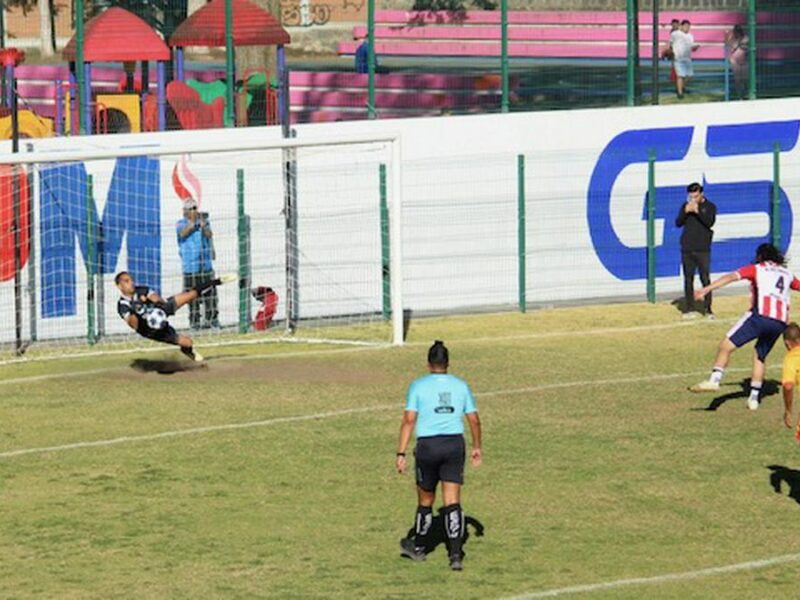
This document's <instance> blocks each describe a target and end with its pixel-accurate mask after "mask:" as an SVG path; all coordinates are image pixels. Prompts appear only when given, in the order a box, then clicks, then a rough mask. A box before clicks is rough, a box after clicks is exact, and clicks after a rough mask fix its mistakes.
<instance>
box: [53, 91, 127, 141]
mask: <svg viewBox="0 0 800 600" xmlns="http://www.w3.org/2000/svg"><path fill="white" fill-rule="evenodd" d="M94 107H95V115H94V119H95V120H96V123H95V126H94V127H95V133H109V129H111V130H112V132H114V133H122V130H121V129H120V127H122V129H123V130H124V131H125V132H126V133H127V132H131V133H139V132H141V131H142V108H141V101H140V99H139V95H138V94H110V93H109V94H96V95H95V96H94ZM73 110H74V107H73V105H72V93H71V91H70V90H67V91H66V92H65V93H64V132H65V133H67V134H70V133H72V117H73V114H72V113H73ZM120 120H122V121H126V122H127V127H125V124H124V123H120V122H119V121H120Z"/></svg>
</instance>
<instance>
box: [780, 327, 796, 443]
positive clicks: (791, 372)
mask: <svg viewBox="0 0 800 600" xmlns="http://www.w3.org/2000/svg"><path fill="white" fill-rule="evenodd" d="M783 343H784V344H785V345H786V349H787V350H788V352H787V353H786V356H784V357H783V376H782V377H781V384H782V387H783V406H784V411H783V422H784V424H785V425H786V427H788V428H789V429H792V428H794V430H795V432H794V436H795V437H796V438H797V440H798V441H800V420H798V423H797V426H795V425H794V423H792V400H794V388H795V386H797V385H800V325H798V324H797V323H795V322H792V323H789V324H788V325H787V326H786V330H785V331H784V332H783Z"/></svg>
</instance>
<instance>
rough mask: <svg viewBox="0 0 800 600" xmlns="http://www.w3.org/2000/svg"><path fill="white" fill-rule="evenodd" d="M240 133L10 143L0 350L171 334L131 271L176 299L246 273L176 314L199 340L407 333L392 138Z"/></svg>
mask: <svg viewBox="0 0 800 600" xmlns="http://www.w3.org/2000/svg"><path fill="white" fill-rule="evenodd" d="M237 146H238V147H230V148H228V147H225V145H223V144H220V143H219V142H211V143H209V144H207V145H205V146H200V145H197V144H195V145H193V146H191V147H187V146H186V145H184V146H178V145H177V144H176V145H164V146H163V147H157V148H148V149H146V150H138V151H137V150H132V149H123V150H117V151H116V152H114V153H108V152H104V151H100V150H93V151H85V152H47V153H35V154H33V153H32V154H19V155H5V156H3V157H2V160H3V162H4V164H2V165H0V309H1V310H2V315H3V316H2V318H0V361H10V360H15V359H17V358H20V357H24V358H30V357H47V356H63V355H79V354H86V353H91V352H111V351H127V350H130V349H134V348H136V349H139V348H141V349H144V348H159V349H164V348H166V347H165V346H164V345H162V344H156V343H155V342H152V341H149V340H146V339H144V338H142V337H140V336H138V335H137V334H136V333H135V332H133V331H132V330H130V328H129V327H128V326H127V324H126V323H125V322H124V321H123V320H122V318H120V316H119V314H118V312H117V301H118V299H119V298H120V293H119V290H118V289H117V287H116V285H115V283H114V277H115V274H116V273H118V272H120V271H128V272H129V273H130V274H131V276H132V277H133V279H134V281H135V282H136V284H137V285H143V286H148V287H149V288H151V289H153V290H155V291H157V292H158V293H159V294H160V295H162V296H163V297H165V298H166V297H169V296H171V295H174V294H176V293H178V292H181V291H182V290H184V289H188V288H191V287H193V286H195V285H197V284H198V283H202V282H203V281H205V280H207V279H209V278H212V277H213V276H216V277H219V276H220V275H222V274H228V273H235V274H236V275H237V278H238V283H236V282H235V283H230V284H227V285H223V286H220V287H219V288H217V289H216V293H214V292H212V293H207V294H204V295H203V296H202V297H201V298H199V299H198V300H196V301H195V302H193V303H192V304H190V305H188V306H185V307H183V308H181V309H180V310H179V311H178V312H177V314H175V315H174V316H173V317H171V318H170V324H172V325H173V326H174V327H175V329H177V330H178V331H179V332H182V333H187V334H188V335H191V336H192V337H193V338H194V339H195V343H196V345H197V346H198V347H200V348H202V347H203V346H208V345H214V344H230V343H260V342H268V341H295V342H296V341H301V342H309V343H314V342H329V343H349V344H390V343H398V344H399V343H402V308H401V307H402V299H401V289H400V287H401V286H400V281H401V277H400V269H401V266H400V251H399V244H400V234H399V232H400V186H399V181H400V179H399V170H398V169H399V148H398V142H397V140H396V139H395V138H392V137H384V138H352V139H344V140H342V139H339V140H336V141H331V140H298V139H290V140H282V141H280V142H275V143H272V144H270V143H252V142H250V143H249V145H248V143H245V144H242V143H240V144H237ZM145 152H146V154H145Z"/></svg>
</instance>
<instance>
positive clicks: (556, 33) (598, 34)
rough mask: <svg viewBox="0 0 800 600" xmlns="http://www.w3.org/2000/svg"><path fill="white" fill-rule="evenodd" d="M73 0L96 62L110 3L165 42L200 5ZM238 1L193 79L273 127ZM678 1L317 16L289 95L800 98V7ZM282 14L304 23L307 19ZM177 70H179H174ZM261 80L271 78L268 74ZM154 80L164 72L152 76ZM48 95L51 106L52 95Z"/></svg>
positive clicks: (328, 108) (594, 103)
mask: <svg viewBox="0 0 800 600" xmlns="http://www.w3.org/2000/svg"><path fill="white" fill-rule="evenodd" d="M298 2H299V0H298ZM426 2H427V3H426ZM71 3H72V4H71V8H72V14H73V16H74V19H73V24H74V30H75V33H76V37H77V39H78V42H79V43H78V44H77V52H76V54H77V56H76V57H75V58H76V61H75V62H76V63H77V64H81V63H82V62H83V59H84V56H83V46H84V44H83V43H81V42H82V40H83V30H84V29H85V22H86V19H88V18H90V17H92V16H93V15H96V14H98V13H99V12H102V11H103V10H105V9H106V8H107V7H110V6H120V7H123V8H126V9H128V10H131V11H132V12H134V13H135V14H137V15H139V16H140V17H142V18H143V19H144V20H145V21H147V22H148V23H149V24H150V25H152V27H153V28H154V29H155V30H157V31H158V32H159V33H160V34H161V35H163V36H164V37H169V36H170V35H171V33H172V32H173V31H174V30H175V28H176V27H177V25H178V24H180V23H181V22H182V21H183V20H184V19H185V18H186V17H187V15H188V14H189V7H188V0H146V1H145V0H71ZM226 4H227V9H228V10H226V36H225V43H226V44H225V49H224V51H223V52H221V53H219V54H217V55H215V58H214V59H208V58H206V59H203V60H202V61H201V62H202V65H201V66H202V68H203V69H207V70H213V71H215V73H216V74H217V80H215V81H212V82H209V83H206V82H199V83H196V84H194V83H192V82H190V85H195V89H196V91H198V93H199V94H200V96H201V98H202V99H203V101H205V102H207V103H208V102H210V100H211V98H212V97H214V94H216V95H217V96H220V95H221V96H222V97H224V99H225V114H224V124H225V125H226V126H233V125H239V126H241V125H245V124H256V125H258V124H264V123H267V122H274V118H273V120H272V121H270V120H269V119H268V118H267V116H266V115H267V113H268V111H269V110H270V109H268V108H267V104H268V103H269V101H270V100H268V98H270V94H269V91H270V89H272V90H277V87H278V85H279V82H278V81H277V80H274V78H273V80H270V81H269V83H268V84H264V82H259V85H260V86H261V87H259V88H258V90H259V91H258V92H256V93H253V94H250V91H251V88H252V85H255V84H254V83H253V82H252V81H250V79H248V76H247V74H246V73H235V62H234V53H235V52H236V51H237V49H236V48H235V47H234V44H233V41H232V37H231V30H232V19H233V17H232V10H231V9H230V2H227V3H226ZM608 4H609V5H612V3H608ZM676 4H678V3H676V2H674V1H670V0H647V1H645V0H618V2H615V3H613V7H614V10H550V11H534V10H527V11H521V10H516V7H514V8H513V9H512V8H511V7H510V6H509V2H508V0H497V2H487V1H486V0H481V1H480V2H478V3H477V4H474V3H464V2H459V1H458V0H448V1H447V2H444V1H432V0H430V1H429V0H416V2H414V3H412V2H411V0H409V6H408V7H407V8H408V9H409V10H408V11H405V10H387V9H383V8H381V6H380V4H378V3H377V2H376V0H366V5H365V11H364V14H365V15H366V20H365V21H364V22H362V23H360V24H357V25H356V26H355V27H351V28H347V27H343V26H342V24H341V23H340V24H338V25H337V24H335V23H334V22H327V21H325V23H322V22H321V21H320V22H319V23H317V22H316V21H314V24H313V25H311V26H309V27H298V28H297V29H292V33H293V35H295V36H296V39H297V40H300V39H301V38H304V39H305V40H306V44H307V43H308V40H312V41H313V40H315V38H318V39H319V40H320V44H319V45H317V46H318V48H317V51H319V47H323V46H324V47H325V48H326V50H324V51H323V52H325V53H327V54H324V55H323V56H320V55H314V56H311V57H310V56H308V55H304V54H303V53H302V52H298V51H297V50H295V51H294V53H293V54H291V55H290V56H289V59H288V68H289V70H290V71H292V72H294V73H295V75H298V74H302V72H304V71H307V72H310V73H311V74H312V75H313V76H312V77H309V81H311V83H310V84H305V87H304V86H303V85H299V84H297V83H293V79H292V77H291V76H290V77H289V85H291V86H292V87H291V90H290V92H291V91H294V92H296V93H295V94H291V93H290V94H289V95H287V97H289V98H290V99H289V102H288V104H289V112H290V115H291V116H290V117H289V118H290V119H292V120H293V122H305V121H335V120H350V119H366V118H397V117H414V116H442V115H450V114H470V113H486V112H512V111H534V110H555V109H572V108H589V107H604V106H626V105H627V106H634V105H641V104H673V103H692V102H706V101H723V100H724V101H734V100H740V99H756V98H777V97H785V96H795V95H800V2H797V1H796V0H743V3H740V4H739V6H740V8H739V9H738V10H727V9H724V8H722V9H708V10H694V9H693V10H683V9H676V8H675V6H676ZM742 4H743V5H744V6H743V7H742ZM287 6H288V5H287ZM292 6H294V5H292ZM298 6H299V5H298ZM298 10H299V9H298ZM415 11H416V12H415ZM283 12H284V11H282V13H283ZM295 12H297V11H295ZM297 14H298V15H299V14H300V13H299V12H297ZM276 16H277V17H279V18H284V19H285V20H286V19H288V21H287V25H290V26H294V25H295V20H294V16H296V15H294V16H293V15H290V14H289V13H288V12H287V13H285V14H281V15H276ZM30 18H32V19H33V18H36V19H38V16H31V17H30ZM673 19H676V20H677V21H678V22H680V21H682V20H684V19H686V20H689V21H691V25H690V26H689V28H688V32H689V33H691V35H693V36H694V40H695V42H696V44H697V46H698V47H697V48H694V49H693V50H692V51H691V52H690V56H691V57H692V70H693V73H692V77H691V78H689V79H686V89H687V91H686V94H682V97H679V94H678V93H677V92H678V84H677V82H676V79H677V78H678V76H676V72H675V68H676V67H677V66H678V63H679V62H681V61H680V60H677V61H676V60H674V58H675V49H674V48H672V45H674V44H671V32H672V30H673V26H672V20H673ZM0 24H1V23H0ZM681 27H682V26H681ZM332 32H334V33H332ZM5 33H9V34H10V33H11V32H5ZM337 35H338V38H337V37H336V36H337ZM7 37H8V36H7V35H6V36H4V38H3V39H4V40H6V38H7ZM323 40H325V42H324V43H323ZM331 40H334V41H333V42H331ZM297 43H298V44H300V43H301V42H299V41H298V42H297ZM314 45H315V44H311V46H314ZM307 47H308V45H307V46H306V48H307ZM290 48H294V47H293V46H290ZM151 70H152V67H151ZM298 72H299V73H298ZM74 73H75V77H76V79H77V81H76V82H75V88H76V92H77V93H78V94H80V92H81V91H82V90H84V87H85V86H84V81H83V79H84V77H85V71H84V70H83V69H81V68H77V69H75V70H74ZM173 75H174V72H173V70H172V69H171V68H169V67H167V78H170V77H172V76H173ZM273 75H274V73H273ZM320 75H323V76H320ZM347 75H352V76H353V77H349V78H348V77H345V76H347ZM324 76H329V77H327V78H326V77H324ZM237 77H238V79H239V80H241V81H238V82H237ZM143 79H144V77H143ZM262 79H265V80H266V76H263V73H262ZM154 81H155V75H154V74H152V75H150V84H151V85H152V84H153V82H154ZM245 81H246V83H245ZM237 85H238V86H240V87H238V88H237V87H236V86H237ZM265 85H266V87H264V86H265ZM215 86H217V87H215ZM219 86H223V87H224V90H223V91H222V92H220V90H219V89H218V88H219ZM248 86H251V87H250V88H248ZM252 89H255V88H252ZM51 96H52V94H51ZM275 96H276V97H277V91H276V92H275ZM243 98H247V100H245V102H250V99H251V98H258V99H260V100H259V101H260V102H261V103H262V104H264V107H263V111H262V112H264V117H263V118H258V119H256V118H254V117H249V118H242V114H243V113H248V112H252V111H249V110H248V109H247V107H245V110H244V111H242V110H241V107H240V106H239V104H240V103H241V102H242V100H243ZM24 100H26V101H28V104H35V102H33V101H31V99H27V98H26V99H24ZM45 100H46V102H50V103H51V102H52V99H51V98H50V97H48V98H47V99H45ZM45 100H43V103H46V102H45ZM253 102H256V101H255V100H253ZM248 106H250V105H249V104H248ZM275 112H276V114H277V112H279V111H278V109H277V108H276V109H275ZM87 113H88V109H86V110H84V111H78V112H77V113H76V115H77V116H79V117H80V121H81V123H80V125H81V127H80V129H81V131H84V132H86V131H88V130H89V128H90V127H91V128H92V130H94V131H96V130H97V129H98V126H97V125H96V124H95V125H94V126H92V123H89V122H87ZM259 114H260V113H259ZM166 121H167V128H172V127H179V126H180V125H179V123H178V121H177V119H176V118H175V115H174V114H173V113H170V110H169V107H168V108H167V117H166ZM75 129H77V128H75Z"/></svg>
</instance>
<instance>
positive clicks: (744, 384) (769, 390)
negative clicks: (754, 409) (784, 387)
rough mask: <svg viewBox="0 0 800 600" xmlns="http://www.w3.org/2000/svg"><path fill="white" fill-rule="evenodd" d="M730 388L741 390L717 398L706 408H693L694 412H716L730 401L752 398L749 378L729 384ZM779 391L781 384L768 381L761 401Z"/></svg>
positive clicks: (762, 390) (762, 391) (763, 389)
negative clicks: (734, 387)
mask: <svg viewBox="0 0 800 600" xmlns="http://www.w3.org/2000/svg"><path fill="white" fill-rule="evenodd" d="M730 386H736V387H738V388H739V389H738V390H737V391H735V392H728V393H727V394H723V395H721V396H717V397H716V398H714V399H713V400H712V401H711V402H710V403H709V405H708V406H706V407H705V408H692V410H693V411H704V412H714V411H716V410H717V409H718V408H719V407H720V406H722V405H723V404H725V403H726V402H728V401H729V400H737V399H741V400H744V399H745V398H747V397H748V396H750V378H749V377H746V378H744V379H742V380H741V381H740V382H738V383H730V384H728V387H730ZM779 390H780V383H779V382H777V381H775V380H774V379H768V380H767V381H765V382H764V385H763V386H762V387H761V400H762V401H763V399H764V398H766V397H767V396H774V395H775V394H777V393H778V391H779Z"/></svg>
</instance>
